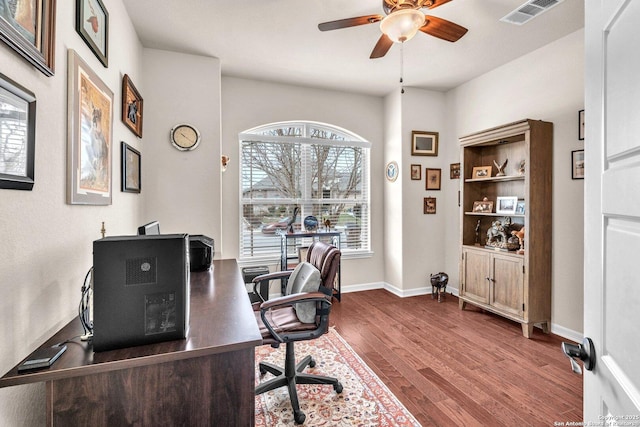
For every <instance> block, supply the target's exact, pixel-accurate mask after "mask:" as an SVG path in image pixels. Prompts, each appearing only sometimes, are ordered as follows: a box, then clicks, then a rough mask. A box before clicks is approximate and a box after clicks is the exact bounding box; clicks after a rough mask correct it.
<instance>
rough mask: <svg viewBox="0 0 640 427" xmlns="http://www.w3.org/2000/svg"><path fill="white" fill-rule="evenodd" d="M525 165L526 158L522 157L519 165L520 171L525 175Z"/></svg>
mask: <svg viewBox="0 0 640 427" xmlns="http://www.w3.org/2000/svg"><path fill="white" fill-rule="evenodd" d="M524 166H525V160H524V159H522V160H520V166H518V173H519V174H520V175H524Z"/></svg>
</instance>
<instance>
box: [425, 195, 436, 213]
mask: <svg viewBox="0 0 640 427" xmlns="http://www.w3.org/2000/svg"><path fill="white" fill-rule="evenodd" d="M423 212H424V214H425V215H433V214H435V213H436V198H435V197H425V198H424V201H423Z"/></svg>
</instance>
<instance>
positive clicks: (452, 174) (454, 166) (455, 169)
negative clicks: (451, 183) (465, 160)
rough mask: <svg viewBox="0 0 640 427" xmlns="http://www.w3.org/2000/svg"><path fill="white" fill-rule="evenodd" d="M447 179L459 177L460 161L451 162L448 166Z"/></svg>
mask: <svg viewBox="0 0 640 427" xmlns="http://www.w3.org/2000/svg"><path fill="white" fill-rule="evenodd" d="M449 179H460V163H451V165H450V166H449Z"/></svg>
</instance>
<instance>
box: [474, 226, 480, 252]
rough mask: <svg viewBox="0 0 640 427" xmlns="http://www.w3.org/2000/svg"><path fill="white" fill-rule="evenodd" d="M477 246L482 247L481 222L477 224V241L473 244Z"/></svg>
mask: <svg viewBox="0 0 640 427" xmlns="http://www.w3.org/2000/svg"><path fill="white" fill-rule="evenodd" d="M473 244H474V245H476V246H480V220H478V222H477V223H476V240H475V241H474V243H473Z"/></svg>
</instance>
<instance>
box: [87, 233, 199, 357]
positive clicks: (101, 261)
mask: <svg viewBox="0 0 640 427" xmlns="http://www.w3.org/2000/svg"><path fill="white" fill-rule="evenodd" d="M189 275H190V273H189V237H188V235H187V234H164V235H151V236H119V237H106V238H104V239H100V240H96V241H94V242H93V280H94V282H93V349H94V351H104V350H111V349H114V348H122V347H130V346H136V345H142V344H150V343H154V342H159V341H167V340H174V339H181V338H185V337H186V334H187V330H188V327H189V278H190V276H189Z"/></svg>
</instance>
